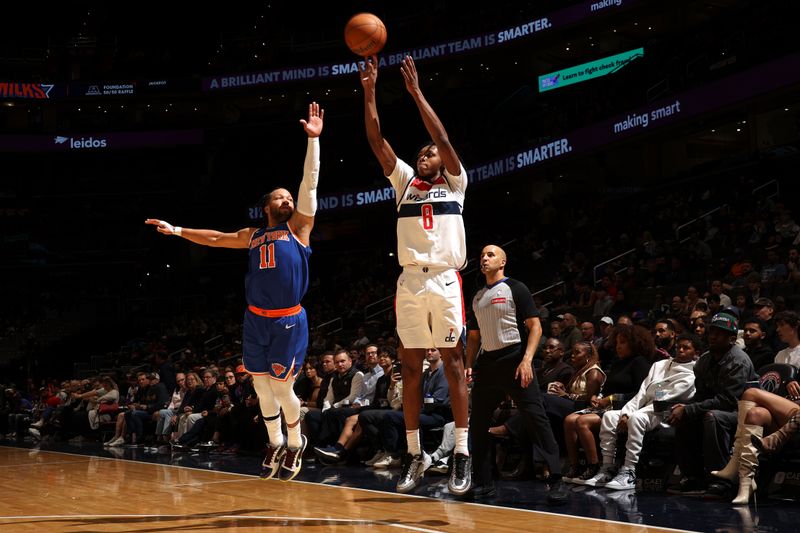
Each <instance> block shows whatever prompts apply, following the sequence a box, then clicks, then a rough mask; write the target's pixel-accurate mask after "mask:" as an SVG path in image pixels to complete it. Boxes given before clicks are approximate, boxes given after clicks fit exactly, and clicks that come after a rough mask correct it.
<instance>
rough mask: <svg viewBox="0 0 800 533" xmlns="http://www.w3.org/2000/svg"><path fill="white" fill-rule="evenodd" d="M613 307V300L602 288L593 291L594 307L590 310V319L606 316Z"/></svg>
mask: <svg viewBox="0 0 800 533" xmlns="http://www.w3.org/2000/svg"><path fill="white" fill-rule="evenodd" d="M613 305H614V299H613V298H611V296H610V295H609V294H608V293H607V292H606V290H605V289H604V288H603V287H600V288H598V289H596V290H595V291H594V306H593V308H592V318H595V319H596V318H599V317H603V316H606V315H608V314H609V313H610V312H611V308H612V307H613Z"/></svg>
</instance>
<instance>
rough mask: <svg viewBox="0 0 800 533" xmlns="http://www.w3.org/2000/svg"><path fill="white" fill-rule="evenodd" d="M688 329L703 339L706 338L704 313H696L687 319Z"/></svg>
mask: <svg viewBox="0 0 800 533" xmlns="http://www.w3.org/2000/svg"><path fill="white" fill-rule="evenodd" d="M689 329H690V330H691V331H692V333H694V334H695V335H697V336H698V337H700V338H701V339H703V340H704V341H705V338H706V315H705V314H704V313H700V314H697V315H696V316H695V317H694V318H692V319H690V321H689Z"/></svg>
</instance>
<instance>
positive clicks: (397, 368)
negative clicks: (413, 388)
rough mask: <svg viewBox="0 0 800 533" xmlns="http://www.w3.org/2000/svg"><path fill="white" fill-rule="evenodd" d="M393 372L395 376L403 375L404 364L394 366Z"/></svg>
mask: <svg viewBox="0 0 800 533" xmlns="http://www.w3.org/2000/svg"><path fill="white" fill-rule="evenodd" d="M392 372H394V373H395V374H398V373H400V374H402V372H403V363H401V362H399V361H397V362H395V363H394V364H393V365H392Z"/></svg>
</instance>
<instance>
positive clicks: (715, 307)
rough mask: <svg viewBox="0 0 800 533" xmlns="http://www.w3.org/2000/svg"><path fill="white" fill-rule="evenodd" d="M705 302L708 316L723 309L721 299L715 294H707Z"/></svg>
mask: <svg viewBox="0 0 800 533" xmlns="http://www.w3.org/2000/svg"><path fill="white" fill-rule="evenodd" d="M706 302H707V304H708V314H709V315H710V316H714V315H716V314H717V313H719V312H720V311H722V309H723V307H722V303H721V300H720V298H719V295H717V294H709V295H708V296H707V297H706Z"/></svg>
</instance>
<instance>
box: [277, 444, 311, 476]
mask: <svg viewBox="0 0 800 533" xmlns="http://www.w3.org/2000/svg"><path fill="white" fill-rule="evenodd" d="M307 444H308V439H307V438H306V436H305V435H300V447H299V448H289V447H287V448H286V453H284V455H283V462H282V464H281V473H280V480H281V481H291V480H293V479H294V478H295V477H297V474H299V473H300V469H301V468H302V467H303V452H305V451H306V445H307Z"/></svg>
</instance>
